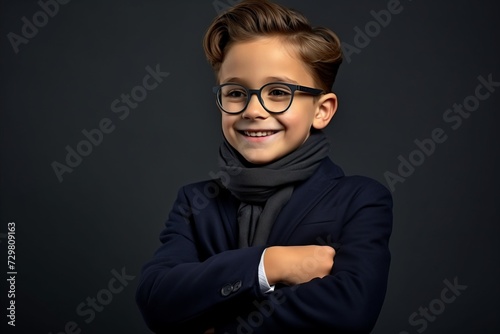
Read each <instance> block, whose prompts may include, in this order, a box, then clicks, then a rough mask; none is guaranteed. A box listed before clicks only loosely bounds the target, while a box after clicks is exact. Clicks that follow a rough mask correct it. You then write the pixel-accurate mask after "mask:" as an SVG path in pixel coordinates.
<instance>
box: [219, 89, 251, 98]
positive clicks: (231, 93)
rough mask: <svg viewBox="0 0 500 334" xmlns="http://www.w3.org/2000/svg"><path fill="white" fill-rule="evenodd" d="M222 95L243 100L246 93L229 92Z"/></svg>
mask: <svg viewBox="0 0 500 334" xmlns="http://www.w3.org/2000/svg"><path fill="white" fill-rule="evenodd" d="M224 95H225V96H226V97H230V98H243V97H246V92H245V91H243V90H231V91H228V92H227V93H226V94H224Z"/></svg>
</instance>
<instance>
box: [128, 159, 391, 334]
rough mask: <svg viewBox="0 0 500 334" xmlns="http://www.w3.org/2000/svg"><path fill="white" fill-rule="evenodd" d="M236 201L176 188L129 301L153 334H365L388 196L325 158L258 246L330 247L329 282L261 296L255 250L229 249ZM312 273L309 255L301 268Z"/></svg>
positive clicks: (381, 277)
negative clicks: (264, 242) (155, 246)
mask: <svg viewBox="0 0 500 334" xmlns="http://www.w3.org/2000/svg"><path fill="white" fill-rule="evenodd" d="M238 205H239V202H238V200H237V199H236V198H235V197H234V196H232V195H231V194H230V192H229V191H228V190H226V189H224V188H221V187H219V186H218V185H217V183H216V182H215V181H213V180H212V181H205V182H199V183H195V184H191V185H187V186H185V187H183V188H181V189H180V191H179V193H178V197H177V200H176V202H175V204H174V206H173V209H172V211H171V212H170V215H169V217H168V220H167V222H166V228H165V229H164V231H163V232H162V233H161V236H160V240H161V242H162V245H161V247H160V248H159V249H158V251H157V252H156V253H155V255H154V257H153V259H152V260H151V261H149V262H148V263H147V264H146V265H145V266H144V268H143V270H142V274H141V279H140V282H139V286H138V290H137V303H138V305H139V308H140V310H141V312H142V314H143V316H144V319H145V321H146V323H147V325H148V326H149V328H150V329H151V330H153V331H154V332H156V333H204V331H205V330H207V329H208V328H215V332H216V333H323V332H324V333H369V332H370V331H371V330H372V328H373V326H374V325H375V322H376V320H377V317H378V315H379V313H380V309H381V307H382V303H383V301H384V297H385V293H386V287H387V279H388V271H389V263H390V253H389V247H388V243H389V237H390V234H391V229H392V198H391V195H390V193H389V191H388V190H387V189H386V188H385V187H384V186H382V185H381V184H380V183H378V182H376V181H374V180H372V179H369V178H366V177H361V176H350V177H346V176H344V173H343V172H342V170H341V169H340V168H339V167H338V166H336V165H335V164H334V163H333V162H332V161H331V160H330V159H329V158H325V159H324V161H323V162H322V163H321V164H320V166H319V167H318V169H317V171H316V172H315V174H314V175H313V176H311V177H310V178H309V179H308V180H306V181H304V182H302V183H301V184H299V185H297V186H296V187H295V189H294V191H293V194H292V197H291V198H290V200H289V201H288V203H287V204H286V205H285V206H284V207H283V209H282V210H281V212H280V214H279V215H278V218H277V219H276V221H275V223H274V225H273V228H272V230H271V233H270V235H269V239H268V245H267V246H273V245H282V246H286V245H312V244H315V245H327V244H328V245H331V246H333V247H334V248H336V249H337V253H336V256H335V259H334V266H333V269H332V271H331V273H330V275H328V276H326V277H324V278H322V279H320V278H316V279H313V280H311V281H309V282H307V283H304V284H300V285H296V286H284V285H283V286H277V287H276V289H275V291H274V292H272V293H269V294H263V293H262V292H261V289H260V286H259V282H258V264H259V262H260V258H261V254H262V252H263V250H264V248H265V246H262V247H260V246H259V247H249V248H243V249H238V247H237V240H238V225H237V221H236V214H237V209H238ZM308 266H309V268H313V267H314V258H312V259H311V261H307V263H306V262H305V263H304V266H303V267H302V268H291V269H295V270H297V272H299V273H300V270H307V268H308Z"/></svg>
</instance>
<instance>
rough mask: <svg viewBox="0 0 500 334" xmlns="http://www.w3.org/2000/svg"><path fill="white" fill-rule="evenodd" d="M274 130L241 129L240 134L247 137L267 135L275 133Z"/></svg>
mask: <svg viewBox="0 0 500 334" xmlns="http://www.w3.org/2000/svg"><path fill="white" fill-rule="evenodd" d="M277 132H278V131H276V130H258V131H250V130H242V131H240V133H241V134H243V135H245V136H247V137H269V136H272V135H274V134H275V133H277Z"/></svg>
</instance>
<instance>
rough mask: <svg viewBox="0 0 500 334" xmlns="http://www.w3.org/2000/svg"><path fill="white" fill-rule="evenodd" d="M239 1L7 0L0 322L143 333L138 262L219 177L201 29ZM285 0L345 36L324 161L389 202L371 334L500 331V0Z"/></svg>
mask: <svg viewBox="0 0 500 334" xmlns="http://www.w3.org/2000/svg"><path fill="white" fill-rule="evenodd" d="M237 2H238V1H234V0H217V1H212V0H206V1H158V0H156V1H155V0H142V1H139V0H121V1H118V0H108V1H70V0H40V1H35V0H32V1H27V0H25V1H17V0H4V1H1V2H0V25H1V43H0V59H1V65H0V66H1V67H0V81H1V86H0V130H1V137H0V138H1V139H0V143H1V147H0V161H1V169H0V175H1V176H0V177H1V181H0V182H1V183H0V188H1V190H0V191H1V192H0V250H1V252H0V254H1V261H0V263H1V266H0V273H1V274H0V276H1V284H0V287H1V291H0V295H1V296H2V297H1V308H0V309H1V313H2V314H1V317H0V319H1V328H2V330H1V332H2V333H45V334H48V333H53V334H56V333H67V334H69V333H93V334H100V333H149V331H148V329H147V327H146V326H145V324H144V322H143V320H142V317H141V315H140V313H139V310H138V308H137V306H136V304H135V300H134V295H135V290H136V287H137V284H138V280H139V273H140V269H141V266H142V265H143V264H144V263H145V262H146V261H147V260H148V259H150V258H151V256H152V254H153V252H154V251H155V250H156V249H157V247H158V246H159V245H160V243H159V240H158V236H159V233H160V231H161V230H162V228H163V224H164V222H165V220H166V218H167V215H168V213H169V211H170V209H171V207H172V204H173V201H174V199H175V196H176V193H177V190H178V189H179V187H181V186H182V185H185V184H187V183H191V182H195V181H200V180H204V179H210V178H212V176H213V175H214V174H215V173H216V172H217V171H218V165H217V151H218V147H219V144H220V143H221V140H222V135H221V130H220V112H219V111H218V109H217V107H216V105H215V100H214V96H213V93H212V91H211V88H212V86H213V85H214V83H215V78H214V75H213V72H212V70H211V68H210V66H209V65H208V63H207V61H206V60H205V57H204V54H203V49H202V44H201V42H202V37H203V35H204V32H205V30H206V28H207V27H208V25H209V24H210V22H211V21H212V19H213V18H214V17H215V16H216V15H217V14H218V13H220V12H222V11H224V10H227V8H229V7H230V6H232V5H234V4H235V3H237ZM279 3H281V4H284V5H286V6H288V7H292V8H295V9H297V10H299V11H300V12H302V13H303V14H305V15H306V17H308V18H309V20H310V21H311V23H312V24H313V25H315V26H326V27H328V28H330V29H332V30H334V31H335V32H336V33H337V34H338V35H339V36H340V38H341V40H342V47H343V50H344V56H345V59H344V63H343V65H342V66H341V68H340V72H339V75H338V78H337V81H336V83H335V85H334V92H335V93H336V94H337V95H338V97H339V110H338V112H337V114H336V115H335V117H334V119H333V121H332V123H331V124H330V125H329V126H328V128H327V130H326V133H327V135H328V137H329V139H330V141H331V144H332V150H331V153H330V156H331V158H332V159H333V160H334V161H335V162H336V163H337V164H339V165H340V166H342V168H343V169H344V171H345V172H346V174H349V175H354V174H360V175H365V176H369V177H372V178H374V179H376V180H378V181H379V182H381V183H382V184H384V185H385V186H386V187H387V188H388V189H390V191H391V192H392V195H393V198H394V230H393V234H392V237H391V244H390V247H391V252H392V263H391V269H390V277H389V286H388V292H387V296H386V299H385V303H384V307H383V309H382V312H381V314H380V317H379V319H378V322H377V325H376V327H375V329H374V333H380V334H403V333H406V334H410V333H411V334H413V333H424V332H425V333H426V334H431V333H457V334H458V333H483V334H486V333H499V331H500V321H499V320H498V314H499V313H500V307H499V305H500V304H499V298H500V292H499V287H498V282H499V280H500V270H499V260H500V256H499V255H500V252H499V250H498V245H499V244H500V226H499V222H500V219H499V218H500V213H499V207H500V203H499V198H500V196H499V195H498V193H497V191H498V189H499V188H500V182H499V181H500V176H499V169H500V164H499V152H500V150H499V149H498V147H497V146H498V144H499V143H500V141H499V139H500V135H499V130H498V126H499V125H498V124H499V121H500V116H499V113H500V110H499V106H500V66H499V59H500V57H499V56H500V54H499V49H500V48H499V43H498V42H499V41H498V36H499V33H500V20H498V13H499V12H500V11H499V7H500V6H499V5H498V3H497V2H496V1H487V0H481V1H472V0H453V1H452V0H442V1H431V0H413V1H412V0H359V1H347V0H335V1H332V0H328V1H326V0H324V1H323V0H322V1H319V0H318V1H298V0H281V1H279ZM332 302H333V303H334V302H335V301H332Z"/></svg>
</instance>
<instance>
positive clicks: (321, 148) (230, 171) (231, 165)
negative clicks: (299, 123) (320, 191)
mask: <svg viewBox="0 0 500 334" xmlns="http://www.w3.org/2000/svg"><path fill="white" fill-rule="evenodd" d="M328 150H329V143H328V139H327V138H326V136H325V134H324V133H323V132H322V131H318V130H314V129H313V130H311V134H310V136H309V138H307V140H306V141H305V143H304V144H302V145H301V146H300V147H299V148H297V149H296V150H295V151H293V152H291V153H289V154H288V155H286V156H284V157H282V158H280V159H278V160H276V161H273V162H271V163H269V164H265V165H254V164H250V163H249V162H248V161H246V160H245V159H244V158H243V157H242V156H241V155H240V154H239V153H238V152H237V151H236V150H235V149H234V148H233V147H231V146H230V145H229V143H228V142H227V140H224V142H223V143H222V145H221V146H220V149H219V165H220V169H221V171H222V172H225V175H228V176H229V177H228V178H224V180H222V181H223V185H224V186H225V187H226V188H227V189H229V191H230V192H231V193H232V194H233V195H234V196H235V197H236V198H237V199H239V200H240V201H241V203H240V206H239V208H238V225H239V240H238V245H239V247H240V248H243V247H249V246H261V245H265V244H266V242H267V238H268V236H269V233H270V232H271V227H272V226H273V223H274V221H275V220H276V217H277V216H278V214H279V212H280V210H281V208H282V207H283V206H284V205H285V204H286V203H287V202H288V200H289V199H290V196H291V195H292V192H293V188H294V185H295V184H296V183H298V182H300V181H304V180H307V179H308V178H309V177H310V176H311V175H312V174H313V173H314V172H315V170H316V168H317V167H318V166H319V164H320V163H321V161H322V160H323V159H324V158H325V157H326V156H327V155H328Z"/></svg>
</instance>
